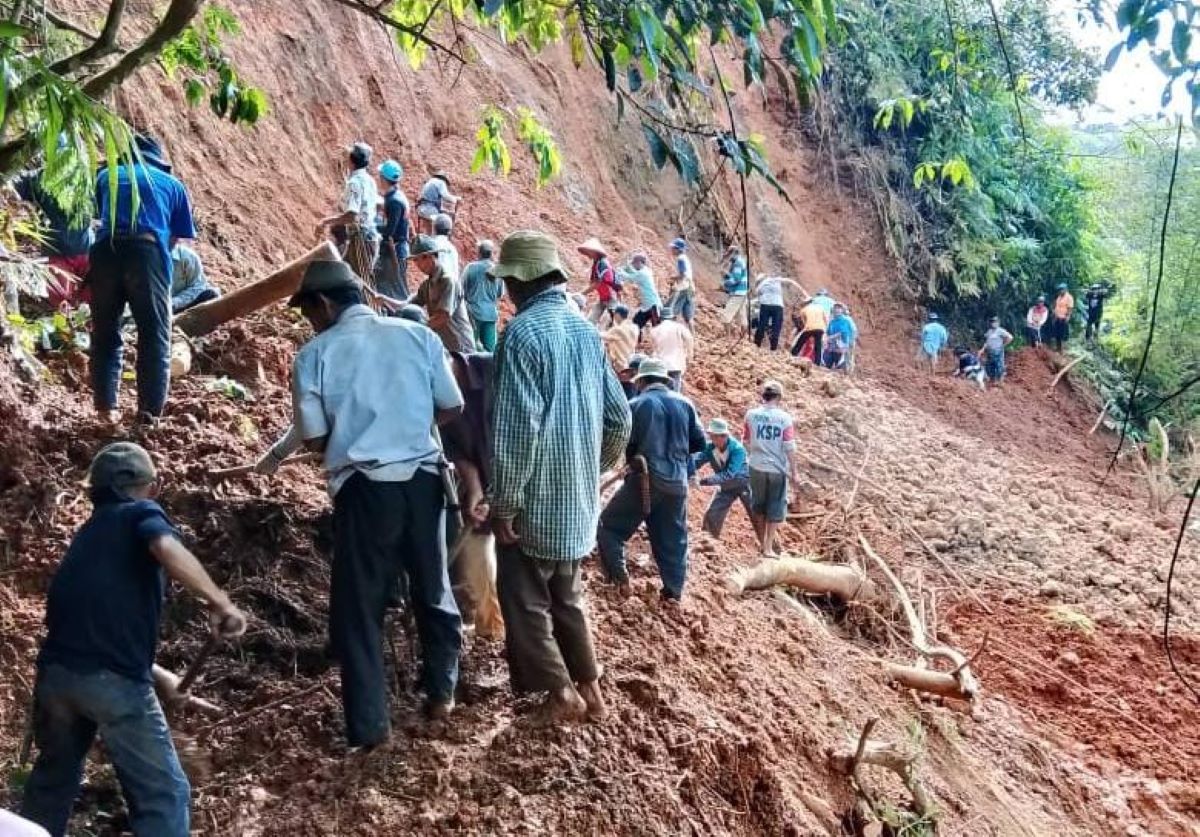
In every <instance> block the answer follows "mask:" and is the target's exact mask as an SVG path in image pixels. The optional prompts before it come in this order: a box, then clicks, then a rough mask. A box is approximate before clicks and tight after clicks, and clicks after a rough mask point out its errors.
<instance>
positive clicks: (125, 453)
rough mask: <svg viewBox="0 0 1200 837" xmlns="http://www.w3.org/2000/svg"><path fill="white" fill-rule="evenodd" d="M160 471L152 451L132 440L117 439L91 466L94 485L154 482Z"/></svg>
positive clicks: (118, 486) (117, 486)
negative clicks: (151, 456) (151, 455)
mask: <svg viewBox="0 0 1200 837" xmlns="http://www.w3.org/2000/svg"><path fill="white" fill-rule="evenodd" d="M157 475H158V472H157V471H155V470H154V462H153V461H152V460H151V459H150V454H148V453H147V452H146V449H145V448H143V447H142V446H141V445H137V444H134V443H133V442H114V443H112V444H111V445H108V446H106V447H104V448H101V450H100V452H99V453H97V454H96V456H95V458H94V459H93V460H92V464H91V467H89V468H88V482H89V484H90V485H91V486H92V488H115V489H118V490H120V489H124V488H133V487H135V486H139V485H149V484H150V483H152V482H154V478H155V477H156V476H157Z"/></svg>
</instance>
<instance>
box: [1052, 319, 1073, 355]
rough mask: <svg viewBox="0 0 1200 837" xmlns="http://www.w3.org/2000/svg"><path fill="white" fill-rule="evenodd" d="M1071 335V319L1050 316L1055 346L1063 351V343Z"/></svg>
mask: <svg viewBox="0 0 1200 837" xmlns="http://www.w3.org/2000/svg"><path fill="white" fill-rule="evenodd" d="M1070 336H1071V323H1070V320H1066V319H1059V318H1058V317H1051V318H1050V339H1051V340H1053V341H1054V345H1055V348H1056V349H1058V351H1060V352H1061V351H1062V347H1063V343H1065V342H1066V341H1067V339H1068V338H1069V337H1070Z"/></svg>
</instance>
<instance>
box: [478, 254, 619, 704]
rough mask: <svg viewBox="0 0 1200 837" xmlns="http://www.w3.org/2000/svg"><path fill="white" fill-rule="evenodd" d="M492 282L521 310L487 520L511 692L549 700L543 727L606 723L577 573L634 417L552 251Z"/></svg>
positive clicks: (505, 257)
mask: <svg viewBox="0 0 1200 837" xmlns="http://www.w3.org/2000/svg"><path fill="white" fill-rule="evenodd" d="M492 273H493V274H494V275H495V276H497V277H499V278H501V279H503V280H504V283H505V286H506V287H507V289H508V295H509V298H510V299H512V301H513V303H514V304H515V305H516V307H517V313H516V316H514V317H513V318H512V320H510V321H509V323H508V325H507V327H506V328H505V329H504V333H503V334H502V335H501V336H500V342H499V344H498V345H497V347H496V406H495V419H494V421H495V430H494V445H493V447H494V456H495V459H494V461H493V468H492V495H491V504H490V505H491V512H492V528H493V531H494V532H495V534H496V541H497V545H498V552H499V554H498V560H497V571H496V580H497V585H498V588H499V594H500V607H501V610H502V611H503V613H504V623H505V645H506V648H507V656H508V666H509V675H510V677H511V680H512V686H513V690H514V691H516V692H518V693H521V692H549V698H548V699H547V700H546V702H545V703H544V704H543V707H542V717H543V720H545V721H549V722H554V721H560V720H570V719H576V718H579V717H581V716H583V715H585V714H586V715H588V716H590V717H592V718H597V719H598V718H600V717H603V715H604V713H605V707H604V700H603V697H602V696H601V693H600V684H599V677H600V669H599V667H598V666H597V664H596V655H595V651H594V650H593V647H592V635H591V628H590V627H589V626H588V619H587V615H586V612H585V610H584V598H583V582H582V578H581V575H580V565H581V564H582V562H583V559H584V558H586V557H587V555H588V554H589V553H590V552H591V551H592V547H593V546H595V543H596V521H597V518H598V512H599V509H598V505H599V496H600V495H599V491H600V472H601V471H602V470H608V469H610V468H613V467H615V466H616V464H617V462H618V460H619V459H620V456H621V453H622V451H623V450H624V448H625V443H626V441H628V439H629V428H630V415H629V405H628V403H627V402H626V400H625V394H624V392H622V390H621V385H620V383H619V382H618V381H617V376H616V375H615V374H614V373H613V371H612V368H611V367H610V366H609V365H608V363H607V362H606V360H605V357H604V349H603V347H602V346H601V344H600V335H599V334H598V333H597V331H596V329H595V328H593V327H592V326H591V325H590V324H589V323H588V322H587V321H586V320H584V319H583V318H582V317H578V316H576V315H575V314H574V313H573V311H572V310H571V307H570V305H569V303H568V302H567V297H566V293H565V291H564V288H563V285H564V283H565V282H566V281H567V274H566V271H565V270H564V269H563V266H562V263H561V262H560V261H559V257H558V251H557V249H556V248H555V245H554V241H553V240H552V239H551V238H550V237H549V236H546V235H544V234H542V233H538V232H533V231H528V230H523V231H520V232H514V233H512V234H511V235H509V236H508V237H507V238H506V239H504V242H503V243H502V244H501V245H500V260H499V262H498V263H497V264H496V267H495V268H494V270H493V271H492Z"/></svg>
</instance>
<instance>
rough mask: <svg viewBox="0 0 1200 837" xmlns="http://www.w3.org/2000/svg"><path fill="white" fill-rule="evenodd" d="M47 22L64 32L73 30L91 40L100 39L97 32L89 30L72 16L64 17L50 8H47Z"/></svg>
mask: <svg viewBox="0 0 1200 837" xmlns="http://www.w3.org/2000/svg"><path fill="white" fill-rule="evenodd" d="M46 22H47V23H49V24H50V25H51V26H53V27H54V28H55V29H61V30H63V31H64V32H72V33H74V34H76V35H78V36H79V37H81V38H87V39H88V40H89V41H97V40H99V39H100V36H99V35H97V34H96V33H95V32H89V31H88V30H86V29H84V28H83V27H82V26H80V25H79V24H78V23H76V22H75V21H73V20H71V19H70V18H67V17H63V16H62V15H60V14H58V13H57V12H54V11H52V10H50V9H46Z"/></svg>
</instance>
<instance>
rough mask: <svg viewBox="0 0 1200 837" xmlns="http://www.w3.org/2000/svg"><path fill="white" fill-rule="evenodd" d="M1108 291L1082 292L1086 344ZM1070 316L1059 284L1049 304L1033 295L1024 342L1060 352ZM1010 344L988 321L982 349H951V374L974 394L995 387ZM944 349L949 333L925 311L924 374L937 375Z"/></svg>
mask: <svg viewBox="0 0 1200 837" xmlns="http://www.w3.org/2000/svg"><path fill="white" fill-rule="evenodd" d="M1111 291H1112V289H1111V288H1110V287H1109V286H1107V285H1104V284H1102V283H1095V284H1093V285H1092V286H1091V287H1090V288H1088V292H1087V295H1086V296H1085V298H1084V299H1085V306H1086V308H1085V313H1086V322H1087V326H1086V329H1085V332H1084V335H1085V339H1086V340H1088V341H1089V342H1092V341H1094V340H1095V339H1096V337H1097V336H1098V335H1099V333H1100V324H1101V322H1102V321H1103V319H1104V301H1105V299H1106V298H1107V297H1108V295H1109V294H1110V293H1111ZM1074 313H1075V298H1074V297H1073V296H1072V295H1071V291H1070V288H1069V286H1068V285H1067V284H1066V283H1065V282H1060V283H1059V284H1058V285H1057V286H1056V287H1055V296H1054V300H1053V303H1052V304H1051V305H1047V304H1046V297H1045V295H1039V296H1038V297H1037V299H1036V300H1035V301H1034V304H1033V305H1032V306H1030V308H1029V310H1028V312H1026V315H1025V340H1026V342H1027V343H1028V344H1029V345H1030V346H1033V347H1034V348H1039V349H1040V348H1041V347H1042V346H1044V345H1047V344H1052V345H1053V346H1054V348H1055V350H1056V351H1059V352H1061V351H1062V350H1063V346H1064V345H1065V344H1066V341H1067V340H1068V339H1069V338H1070V335H1071V319H1072V317H1073V316H1074ZM1013 340H1014V337H1013V335H1012V333H1011V332H1009V331H1007V330H1006V329H1005V328H1003V327H1002V326H1001V324H1000V318H999V317H992V318H991V319H990V320H989V321H988V328H987V330H986V331H985V332H984V337H983V346H981V347H980V348H979V349H978V350H973V349H971V348H968V347H967V346H963V345H959V346H957V347H955V349H954V356H955V360H956V363H955V366H954V370H953V373H952V374H953V376H954V377H956V378H963V379H964V380H967V381H970V382H972V383H974V384H975V385H976V386H978V387H979V389H980V390H983V389H986V388H987V383H988V382H989V381H990V382H991V383H992V384H993V385H994V386H1000V385H1001V384H1003V383H1004V378H1005V375H1006V374H1007V363H1006V354H1007V351H1008V347H1009V345H1010V344H1011V343H1012V342H1013ZM949 345H950V332H949V330H948V329H947V328H946V326H945V325H943V324H942V322H941V320H940V318H939V316H938V314H937V313H936V312H932V311H931V312H929V314H928V315H927V319H926V322H925V325H924V326H923V327H922V328H921V334H920V338H919V340H918V348H917V360H918V363H919V364H920V365H921V366H923V367H925V368H927V369H928V370H929V371H930V372H937V371H938V363H939V360H940V358H941V355H942V352H943V351H944V350H945V349H946V347H947V346H949Z"/></svg>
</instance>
